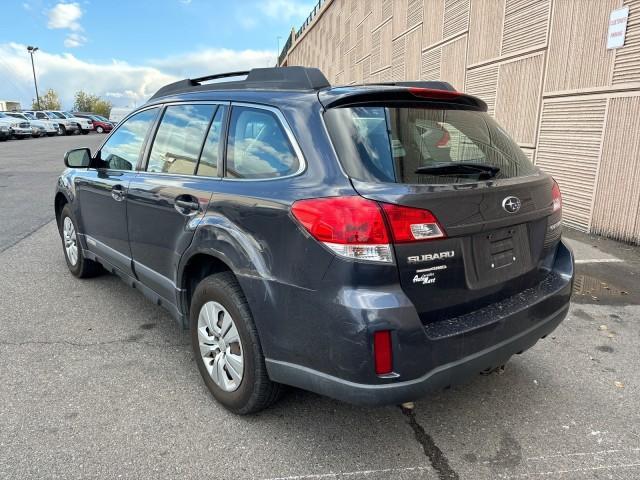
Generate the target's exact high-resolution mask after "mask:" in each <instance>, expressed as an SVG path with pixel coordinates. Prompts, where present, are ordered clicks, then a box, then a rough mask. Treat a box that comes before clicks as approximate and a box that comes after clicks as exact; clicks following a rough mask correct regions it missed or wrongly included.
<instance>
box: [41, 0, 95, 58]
mask: <svg viewBox="0 0 640 480" xmlns="http://www.w3.org/2000/svg"><path fill="white" fill-rule="evenodd" d="M47 17H48V18H49V21H48V23H47V28H50V29H60V30H71V32H70V33H69V34H67V37H66V38H65V39H64V46H65V47H66V48H77V47H81V46H82V45H84V44H85V43H87V37H85V36H84V35H81V34H80V33H78V32H82V31H83V28H82V25H80V22H79V20H80V18H82V9H81V8H80V4H78V3H58V4H56V6H55V7H53V8H52V9H51V10H49V11H48V12H47Z"/></svg>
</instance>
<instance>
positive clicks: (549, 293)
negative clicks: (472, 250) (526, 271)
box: [267, 243, 574, 405]
mask: <svg viewBox="0 0 640 480" xmlns="http://www.w3.org/2000/svg"><path fill="white" fill-rule="evenodd" d="M573 269H574V264H573V254H572V253H571V251H570V250H569V249H568V248H567V247H566V246H565V245H564V244H562V243H561V244H560V245H559V247H558V251H557V254H556V259H555V262H554V269H553V271H552V272H551V273H550V274H549V276H548V278H547V280H545V281H543V282H541V283H540V284H539V285H537V286H535V287H533V288H531V289H529V290H527V291H525V292H522V293H521V294H518V295H516V296H514V297H511V298H508V299H506V300H504V301H502V302H499V303H496V304H493V305H491V306H489V307H487V308H484V309H481V310H478V311H476V312H472V313H470V314H466V315H463V316H460V317H458V318H455V319H449V320H447V321H443V322H438V324H430V325H427V326H423V325H422V324H421V323H420V327H419V328H420V331H417V328H416V325H415V324H413V323H412V325H411V326H409V327H406V328H405V329H404V330H403V331H398V332H396V340H395V343H394V369H395V370H397V371H398V372H399V375H398V376H397V377H396V378H377V377H375V376H374V375H373V376H372V375H367V376H366V377H365V375H363V374H360V377H361V378H362V381H360V378H358V375H350V376H351V378H344V377H340V376H337V375H332V374H329V373H325V372H322V371H319V370H318V369H313V368H308V367H306V366H302V365H299V364H294V363H291V362H286V361H280V360H276V359H267V369H268V372H269V375H270V377H271V379H272V380H274V381H276V382H280V383H285V384H289V385H294V386H297V387H300V388H303V389H306V390H310V391H313V392H316V393H320V394H322V395H327V396H329V397H333V398H336V399H338V400H342V401H346V402H350V403H355V404H360V405H385V404H398V403H403V402H407V401H413V400H416V399H418V398H420V397H423V396H425V395H427V394H428V393H430V392H433V391H436V390H440V389H443V388H446V387H448V386H451V385H455V384H459V383H463V382H465V381H466V380H468V379H469V378H470V377H472V376H474V375H476V374H478V373H480V372H482V371H485V370H487V369H490V368H495V367H498V366H500V365H503V364H504V363H506V362H507V360H509V358H510V357H511V356H512V355H514V354H516V353H521V352H523V351H525V350H527V349H529V348H530V347H532V346H533V345H534V344H535V343H536V342H537V341H538V340H539V339H541V338H543V337H545V336H547V335H548V334H549V333H551V332H552V331H553V330H554V329H555V328H556V327H557V326H558V325H559V324H560V322H562V320H563V319H564V318H565V317H566V315H567V312H568V310H569V298H570V296H571V289H572V284H573V275H574V271H573ZM368 313H369V314H370V312H368ZM389 314H390V311H389V310H386V311H385V312H384V315H385V316H386V315H389ZM398 315H399V316H404V318H403V323H405V324H406V323H407V320H408V319H407V317H406V309H403V311H402V312H400V311H398ZM416 315H417V314H416ZM348 347H350V348H352V349H353V347H354V342H351V343H350V345H349V346H348ZM360 347H361V348H365V349H366V348H367V347H366V343H364V342H361V343H360ZM367 354H368V355H369V356H371V353H370V350H369V351H368V352H367ZM359 358H361V357H359ZM396 365H398V368H397V369H396V368H395V366H396ZM416 369H418V370H416ZM420 369H422V370H420ZM342 370H343V371H348V368H347V367H346V366H342ZM366 370H368V371H373V366H372V365H367V366H366ZM361 371H362V370H361ZM416 371H419V372H420V373H419V374H418V375H416V374H415V372H416ZM404 372H411V373H409V374H406V375H405V374H403V373H404ZM411 376H413V378H407V377H411ZM345 377H346V375H345Z"/></svg>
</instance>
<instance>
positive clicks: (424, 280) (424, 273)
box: [413, 265, 447, 285]
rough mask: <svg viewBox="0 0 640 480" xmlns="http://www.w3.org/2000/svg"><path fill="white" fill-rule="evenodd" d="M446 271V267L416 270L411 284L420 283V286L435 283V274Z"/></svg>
mask: <svg viewBox="0 0 640 480" xmlns="http://www.w3.org/2000/svg"><path fill="white" fill-rule="evenodd" d="M446 269H447V266H446V265H436V266H435V267H429V268H421V269H420V270H416V274H415V276H414V277H413V283H421V284H422V285H430V284H433V283H436V280H437V276H436V272H437V271H439V270H446Z"/></svg>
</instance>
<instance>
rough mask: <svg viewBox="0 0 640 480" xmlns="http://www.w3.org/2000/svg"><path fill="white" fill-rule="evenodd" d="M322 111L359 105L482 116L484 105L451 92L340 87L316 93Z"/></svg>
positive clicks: (383, 87)
mask: <svg viewBox="0 0 640 480" xmlns="http://www.w3.org/2000/svg"><path fill="white" fill-rule="evenodd" d="M318 98H319V100H320V102H321V103H322V105H323V106H324V108H325V109H329V108H337V107H353V106H362V105H372V106H373V105H394V106H398V107H402V106H404V107H411V106H413V107H416V106H422V105H424V106H425V107H428V106H430V107H433V108H450V109H453V110H474V111H478V112H486V111H487V104H486V103H485V102H483V101H482V100H480V99H479V98H478V97H474V96H473V95H467V94H466V93H462V92H457V91H455V90H453V89H452V90H441V89H436V88H424V87H414V86H406V87H405V86H375V87H373V86H372V87H367V86H364V87H343V88H332V89H328V90H323V91H321V92H319V94H318Z"/></svg>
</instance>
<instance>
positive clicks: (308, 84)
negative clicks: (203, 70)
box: [149, 67, 331, 100]
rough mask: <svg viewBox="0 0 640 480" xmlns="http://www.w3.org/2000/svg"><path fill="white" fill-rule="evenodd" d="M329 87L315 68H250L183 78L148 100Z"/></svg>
mask: <svg viewBox="0 0 640 480" xmlns="http://www.w3.org/2000/svg"><path fill="white" fill-rule="evenodd" d="M242 75H246V76H247V77H246V78H245V79H244V80H237V81H228V82H216V83H203V82H206V81H209V80H219V79H223V78H231V77H239V76H242ZM330 86H331V84H330V83H329V81H328V80H327V78H326V77H325V76H324V74H323V73H322V72H321V71H320V70H319V69H317V68H308V67H275V68H254V69H252V70H250V71H243V72H229V73H217V74H214V75H207V76H204V77H199V78H186V79H184V80H180V81H178V82H174V83H170V84H169V85H165V86H164V87H162V88H161V89H160V90H158V91H157V92H156V93H155V94H154V95H153V96H152V97H151V98H150V99H149V100H154V99H156V98H159V97H166V96H167V95H172V94H176V93H185V92H197V91H206V90H246V89H252V90H320V89H322V88H326V87H330Z"/></svg>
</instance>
